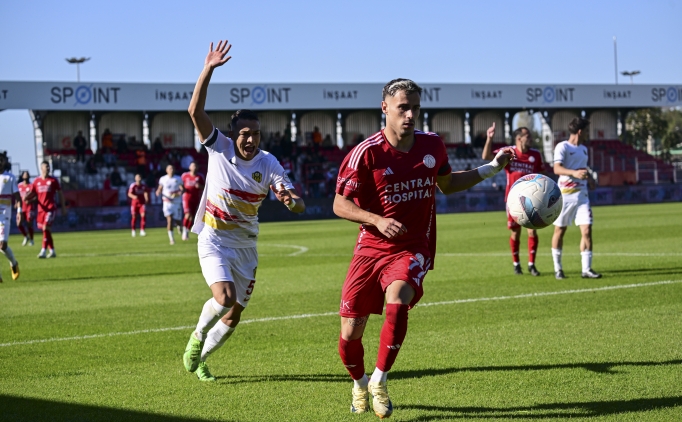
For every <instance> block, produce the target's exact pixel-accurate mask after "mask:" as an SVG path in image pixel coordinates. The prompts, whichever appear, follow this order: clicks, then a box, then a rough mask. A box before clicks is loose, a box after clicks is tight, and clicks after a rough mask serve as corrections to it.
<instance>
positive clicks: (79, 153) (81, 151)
mask: <svg viewBox="0 0 682 422" xmlns="http://www.w3.org/2000/svg"><path fill="white" fill-rule="evenodd" d="M73 147H74V148H76V161H81V162H85V150H86V149H87V148H86V147H87V143H86V141H85V138H84V137H83V131H82V130H79V131H78V135H76V137H75V138H74V140H73Z"/></svg>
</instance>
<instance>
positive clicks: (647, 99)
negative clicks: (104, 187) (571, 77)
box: [0, 81, 682, 111]
mask: <svg viewBox="0 0 682 422" xmlns="http://www.w3.org/2000/svg"><path fill="white" fill-rule="evenodd" d="M422 87H423V88H424V93H423V94H422V107H423V108H428V109H438V108H448V109H531V108H532V109H556V108H562V109H566V108H640V107H675V106H681V105H682V85H584V84H583V85H579V84H575V85H542V84H537V85H532V84H446V83H443V84H437V83H436V84H431V83H429V84H423V85H422ZM382 88H383V85H382V84H377V83H364V84H354V83H348V84H342V83H311V84H300V83H298V84H294V83H292V84H286V83H278V84H257V83H256V84H221V83H215V84H211V86H210V87H209V92H208V98H207V103H206V109H207V110H235V109H239V108H250V109H254V110H312V109H317V110H319V109H328V110H346V109H374V108H377V107H378V106H379V103H380V101H381V91H382ZM193 89H194V84H164V83H116V82H92V83H71V82H10V81H0V110H3V109H31V110H48V111H49V110H61V111H76V110H78V111H116V110H118V111H136V110H139V111H184V110H187V107H188V105H189V100H190V98H191V96H192V91H193Z"/></svg>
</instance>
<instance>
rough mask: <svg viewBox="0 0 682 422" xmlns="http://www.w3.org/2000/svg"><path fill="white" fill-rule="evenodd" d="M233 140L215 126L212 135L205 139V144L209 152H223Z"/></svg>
mask: <svg viewBox="0 0 682 422" xmlns="http://www.w3.org/2000/svg"><path fill="white" fill-rule="evenodd" d="M231 142H232V140H231V139H230V138H228V137H227V136H225V135H223V133H222V132H221V131H219V130H218V128H216V127H214V128H213V132H211V136H209V137H208V138H207V139H206V140H205V141H204V143H203V145H204V146H205V147H206V149H207V150H208V151H209V152H223V151H224V150H225V148H227V146H228V145H229V144H230V143H231Z"/></svg>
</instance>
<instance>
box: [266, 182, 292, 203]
mask: <svg viewBox="0 0 682 422" xmlns="http://www.w3.org/2000/svg"><path fill="white" fill-rule="evenodd" d="M270 189H271V190H272V191H273V192H274V193H275V196H276V197H277V200H278V201H279V202H281V203H283V204H284V205H286V206H287V207H288V206H289V204H291V202H292V201H294V198H292V197H291V192H289V191H288V190H287V188H285V187H284V183H280V184H279V190H277V188H276V187H275V186H270Z"/></svg>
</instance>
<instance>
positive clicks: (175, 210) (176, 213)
mask: <svg viewBox="0 0 682 422" xmlns="http://www.w3.org/2000/svg"><path fill="white" fill-rule="evenodd" d="M163 216H164V217H173V220H182V210H181V209H180V203H179V202H168V201H163Z"/></svg>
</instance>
